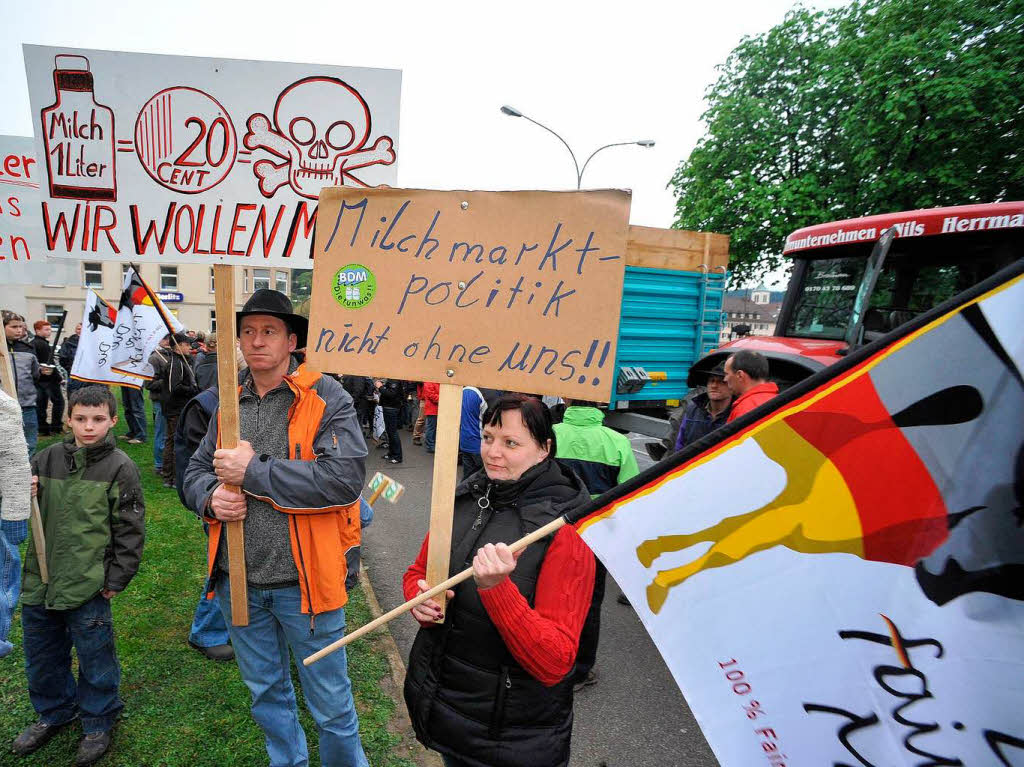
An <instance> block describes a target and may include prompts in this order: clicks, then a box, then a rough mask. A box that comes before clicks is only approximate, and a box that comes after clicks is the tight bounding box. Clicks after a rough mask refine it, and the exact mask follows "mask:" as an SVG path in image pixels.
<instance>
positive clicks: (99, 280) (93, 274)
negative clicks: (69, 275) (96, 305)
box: [82, 261, 103, 289]
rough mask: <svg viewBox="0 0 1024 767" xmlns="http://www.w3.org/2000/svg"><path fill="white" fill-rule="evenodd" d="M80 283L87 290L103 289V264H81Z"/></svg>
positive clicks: (95, 262) (86, 262) (96, 262)
mask: <svg viewBox="0 0 1024 767" xmlns="http://www.w3.org/2000/svg"><path fill="white" fill-rule="evenodd" d="M82 283H83V284H84V285H85V287H87V288H100V289H102V288H103V264H101V263H99V262H98V261H85V262H83V263H82Z"/></svg>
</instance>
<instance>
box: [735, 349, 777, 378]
mask: <svg viewBox="0 0 1024 767" xmlns="http://www.w3.org/2000/svg"><path fill="white" fill-rule="evenodd" d="M729 359H731V360H732V369H733V372H737V371H740V370H742V371H743V372H744V373H746V374H747V375H748V376H750V377H751V378H752V379H753V380H755V381H767V380H768V358H767V357H765V356H764V355H763V354H761V353H760V352H755V351H751V350H749V349H743V350H741V351H738V352H736V353H735V354H733V355H732V356H731V357H730V358H729Z"/></svg>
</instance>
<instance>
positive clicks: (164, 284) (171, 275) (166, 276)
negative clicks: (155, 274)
mask: <svg viewBox="0 0 1024 767" xmlns="http://www.w3.org/2000/svg"><path fill="white" fill-rule="evenodd" d="M160 290H172V291H177V290H178V267H176V266H161V267H160Z"/></svg>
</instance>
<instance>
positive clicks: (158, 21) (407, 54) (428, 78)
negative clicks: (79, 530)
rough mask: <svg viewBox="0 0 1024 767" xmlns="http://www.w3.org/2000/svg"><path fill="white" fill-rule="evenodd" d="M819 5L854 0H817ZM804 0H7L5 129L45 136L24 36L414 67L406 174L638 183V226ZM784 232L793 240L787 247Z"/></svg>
mask: <svg viewBox="0 0 1024 767" xmlns="http://www.w3.org/2000/svg"><path fill="white" fill-rule="evenodd" d="M808 4H809V5H811V6H812V7H816V8H823V7H832V6H837V5H844V4H845V0H818V1H817V2H809V3H808ZM792 6H793V2H790V0H718V2H682V1H680V0H675V2H659V3H652V2H636V1H634V2H618V3H603V2H559V1H558V0H547V2H528V1H525V0H521V1H520V2H516V3H503V4H500V5H499V4H497V3H488V2H479V1H478V2H437V0H435V2H426V3H425V2H416V3H412V2H408V3H407V2H377V3H367V4H364V5H362V6H361V7H360V5H357V4H355V3H339V2H331V3H327V2H315V1H314V2H301V0H290V1H289V2H257V1H256V0H252V1H251V2H246V3H240V2H227V0H176V1H175V2H171V3H148V2H138V1H137V0H136V2H123V1H118V2H102V1H101V0H91V1H90V2H58V1H57V0H32V2H17V3H16V2H14V0H0V9H2V10H0V18H2V19H3V23H2V24H0V94H2V95H3V108H2V109H0V133H6V134H14V135H31V134H32V126H33V122H32V118H31V113H30V110H29V101H28V91H27V88H26V86H25V74H24V71H25V70H24V66H23V63H22V52H21V44H22V43H38V44H44V45H67V46H74V47H79V48H104V49H111V50H126V51H140V52H149V53H169V54H187V55H195V56H217V57H227V58H241V59H266V60H271V61H292V62H302V63H307V62H308V63H321V64H335V65H348V66H364V67H386V68H392V69H401V70H402V72H403V75H402V115H401V128H400V138H399V147H400V151H399V161H398V162H399V167H398V180H399V183H400V184H401V185H402V186H409V187H426V188H437V189H453V188H458V189H567V188H574V187H575V185H576V177H575V170H574V169H573V164H572V160H571V158H570V157H569V153H568V152H567V151H566V149H565V147H564V146H563V145H562V144H561V143H559V142H558V140H557V139H556V138H555V137H554V136H552V135H551V134H549V133H547V132H546V131H543V130H541V129H540V128H538V127H537V126H535V125H531V124H530V123H528V122H527V121H525V120H522V119H514V118H511V117H507V116H505V115H503V114H501V113H500V112H499V108H500V107H501V105H502V104H510V105H512V106H514V107H516V108H517V109H519V110H520V111H521V112H523V113H524V114H526V115H529V116H530V117H532V118H533V119H535V120H537V121H539V122H542V123H544V124H545V125H547V126H549V127H550V128H552V129H553V130H555V131H557V132H558V133H559V134H561V136H562V137H563V138H564V139H565V140H566V141H567V142H568V143H569V145H570V146H571V147H572V148H573V150H574V151H575V152H576V155H577V157H578V158H579V162H580V164H582V163H583V162H584V160H585V159H586V157H587V156H588V155H589V154H590V153H591V152H592V151H593V150H594V149H596V148H598V147H600V146H602V145H603V144H609V143H612V142H617V141H633V140H638V139H653V140H654V141H656V142H657V144H656V146H655V147H654V148H653V149H644V148H641V147H638V146H628V147H613V148H611V149H607V150H605V151H603V152H601V153H600V154H599V155H598V156H597V157H596V158H595V159H594V160H593V161H592V162H591V164H590V166H589V167H588V168H587V171H586V175H585V176H584V187H593V188H600V187H619V188H629V189H632V190H633V205H632V214H631V221H632V223H634V224H641V225H645V226H658V227H668V226H671V224H672V220H673V212H674V208H675V202H674V199H673V196H672V192H671V190H669V189H667V188H666V185H667V184H668V181H669V179H670V178H671V177H672V173H673V171H674V170H675V168H676V166H677V165H678V163H679V161H680V160H681V159H683V158H685V157H686V156H687V155H688V154H689V152H690V150H691V149H692V148H693V146H694V144H695V143H696V142H697V140H698V139H699V138H700V136H701V135H702V134H703V125H702V124H701V121H700V115H701V113H702V112H703V111H704V108H705V104H704V100H703V96H704V92H705V88H706V87H707V86H708V84H710V83H711V82H713V80H714V78H715V69H714V68H715V66H716V65H717V64H720V63H722V62H724V61H725V59H726V57H727V56H728V54H729V52H730V51H731V50H732V49H733V48H734V47H735V46H736V45H737V44H738V43H739V42H740V40H741V39H742V38H743V36H744V35H755V34H758V33H760V32H763V31H766V30H767V29H769V28H770V27H772V26H773V25H775V24H777V23H778V22H780V21H781V20H782V18H783V16H784V15H785V13H786V11H787V10H789V9H790V8H791V7H792ZM781 246H782V243H781V242H780V243H779V247H780V248H781Z"/></svg>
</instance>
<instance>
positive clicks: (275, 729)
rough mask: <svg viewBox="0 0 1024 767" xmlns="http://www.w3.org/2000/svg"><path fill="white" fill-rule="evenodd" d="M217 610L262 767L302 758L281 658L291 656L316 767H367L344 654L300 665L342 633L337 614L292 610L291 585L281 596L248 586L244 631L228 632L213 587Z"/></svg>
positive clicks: (224, 593)
mask: <svg viewBox="0 0 1024 767" xmlns="http://www.w3.org/2000/svg"><path fill="white" fill-rule="evenodd" d="M217 591H218V592H219V594H220V609H221V611H222V612H223V614H224V621H225V622H226V623H227V624H228V631H229V633H230V634H231V645H232V647H234V650H235V660H237V661H238V670H239V671H240V672H241V674H242V681H243V682H245V686H246V687H248V688H249V693H250V695H251V696H252V707H251V711H252V717H253V719H255V720H256V723H257V724H258V725H259V726H260V727H261V728H262V729H263V735H264V739H265V743H266V747H267V754H268V755H269V757H270V767H306V765H308V764H309V751H308V749H307V747H306V734H305V732H303V730H302V726H301V725H300V724H299V716H298V704H297V703H296V700H295V689H294V688H293V687H292V680H291V672H290V669H289V663H288V651H289V648H290V649H291V653H292V655H293V656H294V657H295V666H296V668H297V669H298V672H299V682H300V683H301V684H302V693H303V696H304V697H305V699H306V707H307V708H308V709H309V712H310V713H311V714H312V715H313V721H315V722H316V728H317V732H318V733H319V736H320V763H321V764H322V765H323V767H369V762H367V760H366V754H364V753H363V745H362V742H361V741H360V740H359V720H358V718H357V717H356V708H355V702H354V701H353V699H352V683H351V682H350V681H349V678H348V661H347V659H346V655H345V651H344V650H338V651H337V652H335V653H332V654H330V655H328V656H327V657H326V658H323V659H322V660H319V661H317V662H316V663H314V664H313V665H312V666H304V665H302V659H303V658H305V657H306V656H307V655H310V654H311V653H314V652H316V651H317V650H320V649H322V648H323V647H325V646H327V645H328V644H330V643H331V642H333V641H334V640H336V639H339V638H341V637H342V636H343V635H344V633H345V611H344V610H343V609H341V608H339V609H337V610H332V611H331V612H327V613H320V614H319V615H317V616H316V623H315V630H313V631H311V630H310V616H309V615H306V614H303V613H302V612H301V611H300V601H301V596H300V594H299V587H298V586H291V587H289V588H283V589H257V588H253V587H252V586H250V587H249V625H248V626H232V625H231V588H230V585H229V583H228V579H227V578H226V577H224V576H221V577H219V578H218V580H217Z"/></svg>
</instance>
